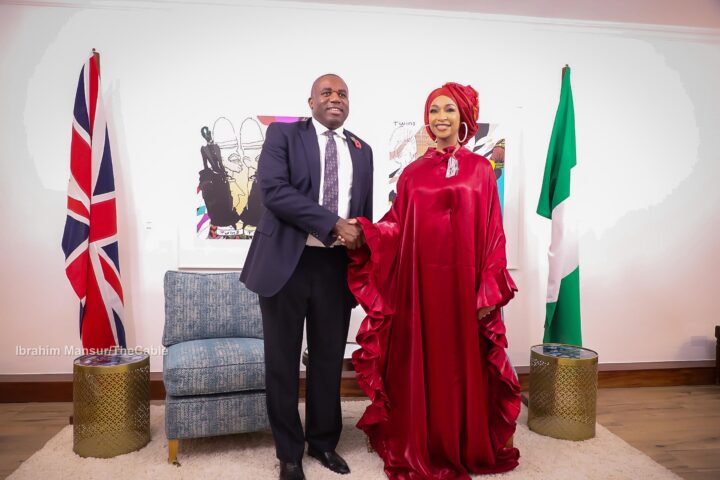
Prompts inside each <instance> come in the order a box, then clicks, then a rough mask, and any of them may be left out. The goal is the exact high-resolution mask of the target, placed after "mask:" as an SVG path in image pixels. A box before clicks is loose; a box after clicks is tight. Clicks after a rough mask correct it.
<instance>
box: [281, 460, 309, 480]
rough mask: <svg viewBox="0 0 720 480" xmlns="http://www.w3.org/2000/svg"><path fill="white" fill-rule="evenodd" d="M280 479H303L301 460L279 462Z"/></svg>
mask: <svg viewBox="0 0 720 480" xmlns="http://www.w3.org/2000/svg"><path fill="white" fill-rule="evenodd" d="M280 480H305V473H303V469H302V462H283V461H281V462H280Z"/></svg>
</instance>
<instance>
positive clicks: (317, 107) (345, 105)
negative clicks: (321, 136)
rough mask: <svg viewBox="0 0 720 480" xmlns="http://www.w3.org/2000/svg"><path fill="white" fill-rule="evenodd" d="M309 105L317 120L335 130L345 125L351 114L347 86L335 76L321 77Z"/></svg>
mask: <svg viewBox="0 0 720 480" xmlns="http://www.w3.org/2000/svg"><path fill="white" fill-rule="evenodd" d="M308 104H309V105H310V110H312V114H313V117H314V118H315V120H317V121H318V122H320V123H322V124H323V125H324V126H326V127H327V128H329V129H330V130H335V129H336V128H339V127H341V126H342V124H343V123H345V119H346V118H347V117H348V114H349V113H350V98H349V96H348V88H347V85H345V82H343V80H342V78H340V77H336V76H335V75H325V76H323V77H320V78H318V79H317V80H315V83H314V84H313V87H312V91H311V92H310V98H309V99H308Z"/></svg>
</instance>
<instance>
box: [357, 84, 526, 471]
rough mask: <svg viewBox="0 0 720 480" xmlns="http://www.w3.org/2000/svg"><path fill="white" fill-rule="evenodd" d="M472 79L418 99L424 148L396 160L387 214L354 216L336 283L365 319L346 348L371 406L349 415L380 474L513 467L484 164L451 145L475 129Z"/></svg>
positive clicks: (511, 391) (500, 267)
mask: <svg viewBox="0 0 720 480" xmlns="http://www.w3.org/2000/svg"><path fill="white" fill-rule="evenodd" d="M477 115H478V99H477V92H476V91H475V90H474V89H473V88H472V87H469V86H468V87H465V86H462V85H459V84H456V83H447V84H445V85H444V86H443V87H442V88H439V89H437V90H434V91H433V92H432V93H431V94H430V96H429V97H428V99H427V102H426V105H425V123H426V128H427V130H428V133H429V134H430V136H431V137H432V138H433V139H435V140H436V142H437V149H435V148H430V149H429V150H428V152H427V153H426V154H425V155H424V156H423V157H422V158H419V159H418V160H416V161H415V162H413V163H411V164H410V165H409V166H407V167H406V168H405V170H404V172H403V173H402V175H401V177H400V180H399V182H398V192H397V197H396V198H395V201H394V203H393V205H392V208H391V209H390V211H389V212H388V213H387V214H386V215H385V216H384V217H383V218H382V219H381V220H380V221H379V222H378V223H376V224H373V223H371V222H370V221H368V220H367V219H364V218H359V219H358V222H359V223H360V224H361V225H362V228H363V231H364V235H365V239H366V242H367V248H365V247H364V248H362V249H358V250H354V251H351V252H350V255H351V264H350V268H349V273H348V275H349V283H350V288H351V290H352V291H353V294H354V295H355V297H356V298H357V300H358V301H359V302H360V304H361V305H362V306H363V307H364V309H365V311H366V312H367V317H366V318H365V320H364V321H363V323H362V325H361V327H360V330H359V332H358V335H357V341H358V343H359V345H360V347H361V348H360V349H359V350H358V351H356V352H355V354H354V355H353V362H354V364H355V370H356V372H357V379H358V382H359V384H360V386H361V387H362V388H363V390H364V391H365V393H366V394H367V395H368V396H369V397H370V399H371V400H372V403H371V405H370V406H368V408H367V410H366V411H365V413H364V415H363V416H362V418H361V419H360V421H359V422H358V428H361V429H362V430H363V431H365V433H366V434H367V435H368V437H369V439H370V442H371V444H372V446H373V448H374V449H375V451H376V452H377V453H378V454H379V455H380V457H382V459H383V461H384V462H385V473H386V474H387V476H388V478H390V479H397V480H401V479H402V480H406V479H407V480H411V479H412V480H415V479H468V478H470V477H469V475H470V474H480V473H497V472H504V471H508V470H512V469H513V468H515V467H516V466H517V465H518V458H519V456H520V455H519V452H518V450H517V449H515V448H512V447H507V446H506V445H507V444H508V442H509V440H510V439H511V438H512V435H513V433H514V432H515V422H516V419H517V416H518V414H519V412H520V386H519V384H518V382H517V378H516V376H515V373H514V371H513V369H512V367H511V365H510V364H509V362H508V358H507V355H506V353H505V348H506V347H507V340H506V338H505V325H504V323H503V320H502V317H501V313H500V307H502V306H503V305H505V304H506V303H507V302H508V301H509V300H510V299H511V298H512V297H513V296H514V292H515V291H517V288H516V287H515V284H514V283H513V280H512V278H511V277H510V275H509V274H508V272H507V270H506V257H505V235H504V232H503V227H502V218H501V213H500V204H499V200H498V193H497V184H496V180H495V175H494V173H493V168H492V166H491V165H490V162H489V161H488V160H487V159H486V158H484V157H482V156H480V155H476V154H474V153H472V152H470V151H469V150H467V149H466V148H463V147H462V145H464V144H465V143H466V142H467V140H469V139H470V138H472V137H473V136H474V134H475V132H476V131H477Z"/></svg>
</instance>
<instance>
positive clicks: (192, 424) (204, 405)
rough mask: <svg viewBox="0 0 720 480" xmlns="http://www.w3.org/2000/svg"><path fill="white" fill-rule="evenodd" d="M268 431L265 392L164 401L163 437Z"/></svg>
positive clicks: (173, 398) (181, 437)
mask: <svg viewBox="0 0 720 480" xmlns="http://www.w3.org/2000/svg"><path fill="white" fill-rule="evenodd" d="M265 428H268V420H267V410H266V407H265V392H247V393H244V394H228V395H201V396H199V397H171V396H168V397H167V399H166V401H165V433H166V435H167V438H177V439H183V438H199V437H212V436H215V435H227V434H230V433H243V432H254V431H257V430H263V429H265Z"/></svg>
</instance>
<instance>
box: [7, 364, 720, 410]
mask: <svg viewBox="0 0 720 480" xmlns="http://www.w3.org/2000/svg"><path fill="white" fill-rule="evenodd" d="M712 364H713V362H711V361H703V362H653V363H651V364H648V363H623V364H601V365H599V367H598V370H599V371H598V386H599V387H600V388H631V387H670V386H681V385H712V384H714V383H715V375H716V373H715V367H713V366H712ZM517 370H518V377H519V379H520V385H521V387H522V389H523V390H527V389H528V383H529V382H528V380H529V377H530V375H529V373H528V372H529V369H528V367H518V368H517ZM300 394H301V396H304V395H305V372H301V375H300ZM340 394H341V395H342V396H343V397H364V396H365V394H364V393H363V391H362V390H361V389H360V386H359V385H358V383H357V381H356V380H355V372H343V378H342V381H341V385H340ZM72 395H73V393H72V374H67V373H59V374H17V375H0V403H26V402H71V401H72ZM150 397H151V399H152V400H163V399H164V398H165V386H164V384H163V381H162V372H152V373H151V374H150Z"/></svg>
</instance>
